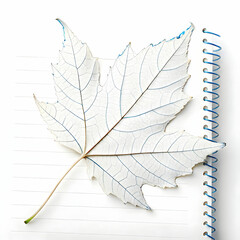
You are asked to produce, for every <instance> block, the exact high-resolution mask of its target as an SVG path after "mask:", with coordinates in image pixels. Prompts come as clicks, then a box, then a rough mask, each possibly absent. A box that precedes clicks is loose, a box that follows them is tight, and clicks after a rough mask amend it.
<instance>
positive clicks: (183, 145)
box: [36, 20, 224, 209]
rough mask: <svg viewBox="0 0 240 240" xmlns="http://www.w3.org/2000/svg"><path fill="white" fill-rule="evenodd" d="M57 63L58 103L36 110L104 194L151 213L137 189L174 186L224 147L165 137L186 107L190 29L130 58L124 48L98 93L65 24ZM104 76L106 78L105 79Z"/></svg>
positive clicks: (89, 62) (92, 70) (93, 70)
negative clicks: (80, 158)
mask: <svg viewBox="0 0 240 240" xmlns="http://www.w3.org/2000/svg"><path fill="white" fill-rule="evenodd" d="M59 22H60V23H61V24H62V26H63V28H64V36H65V41H64V47H63V49H62V51H60V59H59V63H58V64H56V65H52V67H53V74H54V81H55V91H56V96H57V100H58V101H57V102H56V103H52V104H50V103H43V102H39V101H38V100H37V99H36V103H37V105H38V108H39V110H40V113H41V115H42V117H43V119H44V120H45V121H46V122H47V124H48V128H49V130H50V131H51V132H52V133H53V134H54V136H55V138H56V141H58V142H59V143H61V144H63V145H65V146H66V147H69V148H71V149H73V150H75V151H77V152H79V153H80V154H81V156H83V157H84V158H85V159H86V161H87V163H88V169H89V173H90V175H91V176H92V177H95V178H96V179H97V181H98V182H99V184H100V185H101V187H102V188H103V190H104V191H105V192H106V193H107V194H109V193H111V194H113V195H115V196H117V197H119V198H120V199H121V200H122V201H123V202H125V203H126V202H129V203H131V204H133V205H136V206H140V207H143V208H146V209H150V207H149V206H148V205H147V203H146V201H145V199H144V196H143V194H142V191H141V187H142V186H143V184H150V185H153V186H159V187H175V186H176V183H175V179H176V177H179V176H184V175H187V174H191V173H192V167H193V166H194V165H196V164H197V163H199V162H203V160H204V159H205V158H206V156H207V155H209V154H211V153H212V152H215V151H217V150H218V149H220V148H221V147H223V146H224V144H222V143H213V142H209V141H206V140H204V139H202V138H200V137H195V136H192V135H190V134H187V133H186V132H184V131H178V132H171V133H170V132H165V129H166V126H167V125H168V123H169V122H170V121H171V120H172V119H173V118H174V117H175V116H176V114H177V113H179V112H180V111H181V110H182V109H183V107H184V105H185V104H187V102H188V101H189V100H190V97H188V96H187V95H186V94H185V93H184V92H183V87H184V85H185V83H186V81H187V79H188V78H189V75H188V72H187V70H188V65H189V60H188V58H187V51H188V44H189V41H190V37H191V34H192V31H193V26H190V27H189V28H188V29H187V30H186V31H184V32H183V33H182V34H181V35H180V36H178V37H176V38H173V39H171V40H169V41H166V40H164V41H162V42H161V43H159V44H157V45H149V46H148V47H147V48H145V49H143V50H142V51H141V52H139V53H138V54H135V53H134V52H133V50H132V48H131V44H129V45H128V46H127V47H126V49H125V50H124V51H123V53H122V54H121V55H119V56H118V58H117V59H116V61H115V63H114V65H113V66H112V67H111V68H110V71H109V75H108V79H107V81H106V83H105V84H104V85H103V86H100V84H99V79H100V67H99V62H98V59H96V58H94V57H93V56H92V54H91V52H90V50H89V48H88V46H87V44H85V43H81V42H80V41H79V40H78V39H77V37H76V36H75V35H74V34H73V33H72V32H71V30H70V29H69V28H68V27H67V25H66V24H65V23H64V22H62V21H60V20H59ZM103 77H104V76H103Z"/></svg>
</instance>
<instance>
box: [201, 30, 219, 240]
mask: <svg viewBox="0 0 240 240" xmlns="http://www.w3.org/2000/svg"><path fill="white" fill-rule="evenodd" d="M203 33H204V34H210V35H214V36H216V37H220V35H218V34H216V33H213V32H209V31H207V30H206V29H205V28H204V29H203ZM206 36H207V35H206ZM203 43H204V44H206V46H207V45H210V46H212V49H213V50H212V51H208V50H207V49H203V53H204V54H205V56H206V58H204V59H203V62H204V64H205V65H206V66H211V69H212V70H211V71H210V70H208V68H204V69H203V72H204V73H206V74H208V75H209V76H210V77H209V79H208V78H204V79H203V82H204V84H206V85H208V86H211V90H208V88H207V87H204V89H203V91H204V93H206V94H210V95H211V96H212V98H211V99H208V98H207V96H205V97H204V98H203V100H204V101H205V102H206V103H209V105H211V106H212V107H211V108H209V107H207V106H204V108H203V110H204V111H206V112H208V113H210V115H211V116H212V118H211V119H209V118H208V116H204V121H205V122H206V125H204V127H203V128H204V130H206V131H207V132H208V133H211V135H212V137H211V138H210V137H208V135H205V136H204V139H206V140H208V141H211V142H216V139H217V137H218V136H219V134H218V132H217V128H218V126H219V124H218V122H217V118H218V117H219V114H218V108H219V103H218V99H219V94H218V93H217V90H218V89H219V88H220V84H219V83H218V82H219V79H220V75H219V73H218V70H219V69H220V65H219V60H220V59H221V56H220V55H219V51H220V50H221V49H222V48H221V47H220V46H219V45H217V44H214V43H212V42H209V41H208V40H207V39H203ZM208 56H210V57H211V59H212V60H211V61H209V60H208V59H207V57H208ZM209 125H210V126H209ZM216 153H217V152H214V153H213V154H212V155H209V156H208V159H209V160H211V161H210V163H209V162H208V161H206V162H204V165H205V166H207V167H208V168H209V169H211V170H212V171H211V175H210V174H209V173H208V171H205V172H204V173H203V174H204V175H205V176H207V177H208V178H209V179H210V180H211V185H210V184H208V182H207V181H206V182H204V185H205V186H206V187H207V188H208V191H209V192H211V193H209V192H208V191H205V192H204V195H206V196H207V197H208V199H209V200H210V202H211V204H209V203H208V202H207V201H206V202H204V205H205V206H206V207H207V208H208V210H209V211H206V212H204V215H206V216H207V217H208V219H209V220H210V221H209V222H210V223H209V222H208V221H206V222H204V225H206V226H208V227H209V229H210V231H211V233H209V232H204V233H203V235H204V236H205V237H207V238H209V239H214V240H215V238H214V237H213V233H214V232H215V231H216V228H215V227H214V223H215V222H216V218H215V217H214V213H215V212H216V208H215V207H214V203H215V202H216V198H215V197H214V195H215V193H216V191H217V188H216V187H215V183H216V181H217V178H216V176H215V173H216V172H217V167H216V163H217V161H218V159H217V157H216Z"/></svg>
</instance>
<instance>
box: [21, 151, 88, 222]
mask: <svg viewBox="0 0 240 240" xmlns="http://www.w3.org/2000/svg"><path fill="white" fill-rule="evenodd" d="M83 158H85V154H83V155H82V156H81V157H80V158H79V159H78V160H77V161H76V162H74V164H73V165H71V167H70V168H69V169H68V170H67V172H66V173H65V174H64V175H63V176H62V177H61V179H60V180H59V181H58V183H57V184H56V186H55V187H54V188H53V190H52V192H51V193H50V194H49V196H48V197H47V199H46V200H45V201H44V203H43V204H42V205H41V206H40V207H39V209H38V210H37V211H36V212H35V213H34V214H33V215H32V216H31V217H30V218H28V219H27V220H25V221H24V223H25V224H28V223H29V222H30V221H31V220H32V219H33V218H34V217H36V215H37V214H38V213H39V212H40V211H41V210H42V208H43V207H44V206H45V205H46V203H47V202H48V200H49V199H50V198H51V196H52V195H53V193H54V192H55V190H56V189H57V187H58V186H59V184H60V183H61V182H62V180H63V179H64V178H65V177H66V175H67V174H68V173H69V172H70V171H71V170H72V169H73V168H74V167H75V166H76V165H77V164H78V163H79V162H80V160H82V159H83Z"/></svg>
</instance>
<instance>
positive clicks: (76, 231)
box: [8, 24, 220, 240]
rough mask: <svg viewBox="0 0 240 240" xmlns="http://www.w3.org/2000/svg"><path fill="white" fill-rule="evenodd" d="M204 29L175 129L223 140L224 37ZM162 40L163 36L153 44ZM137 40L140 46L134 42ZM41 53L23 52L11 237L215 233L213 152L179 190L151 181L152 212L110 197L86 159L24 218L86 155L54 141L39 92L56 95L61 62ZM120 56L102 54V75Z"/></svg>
mask: <svg viewBox="0 0 240 240" xmlns="http://www.w3.org/2000/svg"><path fill="white" fill-rule="evenodd" d="M189 25H190V24H186V26H185V29H176V33H175V36H177V37H179V36H180V37H181V36H182V35H183V34H184V33H186V32H187V30H188V29H189ZM57 27H58V28H60V30H61V31H62V29H61V25H59V26H57V24H56V29H57ZM203 29H204V27H202V26H198V25H195V29H194V31H193V33H192V36H191V42H190V44H189V50H188V58H189V59H190V60H191V63H190V65H189V69H188V73H189V74H190V75H191V78H190V79H189V80H188V83H187V84H186V86H185V87H184V92H185V93H186V94H187V95H189V96H192V100H191V101H190V102H189V103H188V104H187V105H186V106H185V108H184V110H183V111H181V112H180V113H179V114H178V115H177V117H176V118H175V119H174V120H173V121H171V123H170V124H169V125H168V126H167V131H176V130H179V129H182V130H186V131H187V132H188V133H190V134H192V135H196V136H204V137H205V138H206V139H208V140H209V141H215V140H216V137H217V123H216V120H217V119H216V118H217V103H216V102H217V101H218V95H217V88H218V84H219V76H218V73H217V71H218V66H219V60H220V59H219V58H220V57H219V51H216V50H220V48H219V47H218V44H215V41H218V38H219V36H218V35H216V34H212V32H209V31H208V29H204V30H203ZM60 30H59V31H60ZM72 30H73V31H74V29H72ZM182 31H184V32H182ZM181 32H182V33H181ZM56 35H57V36H58V37H59V36H60V37H61V39H59V43H61V42H62V40H63V38H64V36H62V32H61V34H60V32H58V31H57V30H56ZM160 36H161V38H160V39H159V41H161V40H162V39H163V38H165V37H168V36H164V33H161V34H160ZM175 36H169V38H168V39H169V40H171V38H172V37H175ZM79 37H80V38H81V37H83V36H79ZM147 44H148V43H147ZM147 44H146V45H147ZM157 44H159V42H156V43H153V44H152V45H157ZM214 44H215V45H214ZM59 46H60V44H59ZM132 46H133V49H134V42H132ZM41 47H44V48H47V47H48V46H45V45H44V46H41ZM121 47H122V46H118V45H117V46H116V48H117V49H120V50H119V51H118V52H117V54H116V57H117V56H118V54H120V55H121V54H122V50H123V49H122V48H121ZM95 48H96V46H95ZM99 48H101V47H100V46H99ZM36 52H37V51H36ZM36 52H34V51H32V52H30V51H29V52H28V54H27V55H17V56H16V66H17V68H16V73H17V76H18V77H17V78H16V81H15V83H14V100H13V102H14V116H15V117H14V124H13V130H14V131H13V132H14V148H13V154H14V157H13V161H12V170H13V171H12V186H11V210H12V213H11V220H10V224H9V230H8V231H9V237H10V239H14V240H15V239H17V240H22V239H24V240H28V239H35V240H38V239H39V240H40V239H46V240H50V239H51V240H52V239H58V240H61V239H64V240H65V239H69V240H75V239H87V240H90V239H116V240H117V239H127V240H135V239H144V240H150V239H172V240H178V239H184V240H188V239H189V240H190V239H191V240H192V239H208V238H211V237H213V234H214V221H215V218H214V191H215V188H214V186H213V185H214V180H215V177H214V171H216V168H215V165H214V164H215V163H214V162H215V161H216V159H215V155H213V156H210V157H209V158H208V159H207V163H206V164H198V165H197V166H195V167H194V170H193V174H192V175H188V176H184V177H179V178H177V180H176V182H177V185H178V187H176V188H165V189H163V188H158V187H152V186H149V185H144V186H143V193H144V196H145V199H146V202H147V204H148V205H149V206H150V207H151V210H146V209H143V208H140V207H135V206H133V205H131V204H129V203H127V204H124V203H123V202H122V201H121V200H120V199H118V198H117V197H114V196H112V195H106V194H105V193H104V192H103V191H102V189H101V187H100V185H99V184H98V182H97V181H95V180H93V181H92V180H90V179H89V177H88V171H87V166H86V162H85V161H80V162H79V163H78V164H77V165H76V166H75V167H74V168H73V169H72V170H71V171H70V172H69V174H68V175H67V176H66V177H65V179H64V180H63V181H62V183H61V184H60V186H59V187H58V188H57V190H56V192H55V193H54V194H53V196H52V197H51V199H50V200H49V201H48V202H47V204H46V205H45V207H44V208H43V209H42V210H41V212H40V213H39V214H38V215H37V216H36V218H35V219H34V220H33V221H32V222H30V223H29V224H27V225H26V224H24V220H26V219H27V218H28V217H30V216H31V215H32V214H33V213H34V212H35V211H36V210H37V209H38V207H39V206H40V205H41V204H42V203H43V202H44V201H45V199H46V198H47V196H48V195H49V193H50V192H51V191H52V189H53V187H54V186H55V185H56V183H57V182H58V180H59V179H60V178H61V177H62V176H63V174H64V173H65V172H66V170H67V169H68V168H69V167H70V166H71V165H72V164H73V163H74V162H75V161H76V160H77V159H78V158H79V154H78V153H76V152H74V151H72V150H71V149H68V148H66V147H64V146H61V145H60V144H59V143H57V142H54V140H53V136H52V135H51V133H50V132H49V131H48V130H47V126H46V123H45V122H44V121H43V120H42V118H41V116H40V114H39V110H38V108H37V106H36V104H35V102H34V99H33V93H34V94H35V95H36V96H37V98H38V99H40V100H41V101H45V102H54V101H55V100H56V97H55V92H54V83H53V80H52V77H51V67H50V64H51V62H52V63H56V62H57V61H58V57H57V53H56V55H41V54H39V53H37V54H36ZM44 52H46V51H44ZM49 52H50V53H52V51H49ZM92 53H93V55H94V52H93V51H92ZM114 60H115V58H114V57H110V58H109V57H108V56H106V57H105V56H103V57H102V58H101V57H99V62H100V67H101V78H104V76H107V73H108V71H109V66H111V65H112V64H113V62H114ZM213 82H214V83H213Z"/></svg>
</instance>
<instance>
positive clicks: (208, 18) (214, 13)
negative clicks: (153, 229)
mask: <svg viewBox="0 0 240 240" xmlns="http://www.w3.org/2000/svg"><path fill="white" fill-rule="evenodd" d="M0 9H1V10H0V11H1V12H0V18H1V21H0V23H1V30H0V43H1V44H0V59H1V65H0V69H1V74H0V76H1V79H0V81H1V85H0V86H1V87H0V91H1V94H0V97H1V118H0V119H1V141H2V143H1V171H0V178H1V181H0V189H1V200H0V202H1V206H0V210H1V211H0V213H1V215H2V216H3V215H4V214H2V212H3V211H6V208H5V207H4V206H5V204H6V201H8V199H7V198H5V195H6V194H5V193H6V190H7V189H8V178H9V171H10V169H7V168H8V167H9V164H8V162H7V161H8V159H9V157H8V156H9V149H10V147H11V142H9V141H10V138H9V136H10V134H9V133H10V131H11V129H9V128H8V126H9V122H10V121H11V120H12V119H11V115H10V112H9V107H10V105H11V101H12V99H11V96H12V95H11V92H12V89H11V84H12V83H13V82H14V80H15V79H14V78H16V77H17V76H14V75H13V72H14V59H15V56H16V55H21V54H24V55H28V51H29V53H31V52H32V51H33V49H35V50H36V49H38V48H39V49H40V50H39V51H41V52H39V54H41V55H43V56H44V54H48V55H51V56H54V55H55V54H56V52H57V50H58V49H59V48H60V46H59V44H56V43H59V37H58V38H57V39H56V38H54V37H55V35H54V37H52V36H51V32H52V31H56V29H57V30H58V31H59V36H60V35H61V34H62V32H61V29H59V28H56V25H57V23H56V21H54V19H55V18H57V17H60V18H61V19H63V20H64V21H65V22H67V23H68V25H69V26H71V28H72V29H74V32H75V33H76V35H78V36H79V37H80V38H81V39H82V40H83V41H86V42H88V45H89V46H90V48H91V49H92V52H94V53H95V55H96V56H102V57H104V58H115V57H116V56H117V54H118V53H119V52H121V50H122V49H124V47H125V45H126V44H127V43H128V42H129V41H131V42H132V43H133V47H134V48H135V49H136V50H140V49H141V47H142V46H146V45H148V44H149V43H151V42H153V43H156V42H158V41H159V40H162V38H163V37H168V36H166V34H165V33H162V32H159V37H156V32H158V31H159V29H161V30H162V29H164V27H163V26H165V27H166V28H167V29H170V30H168V34H169V36H174V35H175V34H176V31H178V30H179V29H184V28H185V27H186V26H188V25H189V22H193V23H196V24H199V23H201V24H203V25H205V26H206V27H207V28H208V29H209V30H213V31H215V32H217V33H219V34H220V35H221V36H222V38H221V45H222V48H223V50H222V52H221V55H222V60H221V67H222V69H221V89H220V94H221V107H220V110H219V113H220V119H219V122H220V130H219V132H220V138H219V141H224V142H226V143H227V147H226V148H225V149H224V150H222V151H221V153H220V156H219V163H218V169H219V170H218V196H217V199H218V200H217V209H218V210H217V239H218V240H225V239H231V240H235V239H236V240H237V239H240V233H239V231H238V229H237V226H240V217H239V216H240V206H239V202H240V188H239V184H240V174H239V173H240V171H239V167H240V160H239V143H240V134H239V133H240V125H239V122H240V121H239V118H240V107H239V105H240V94H239V90H240V79H239V78H240V71H239V70H240V67H239V66H240V61H239V56H240V50H239V36H240V33H239V32H240V28H239V22H240V21H239V20H240V18H239V7H238V5H237V1H229V0H228V1H221V2H220V1H198V2H197V1H184V0H182V1H160V0H159V1H156V0H148V1H147V0H145V1H142V0H138V1H130V0H128V1H125V0H121V1H107V0H102V1H92V0H89V1H73V0H69V1H61V0H59V1H24V0H21V1H8V3H2V2H1V7H0ZM29 32H30V33H31V34H30V35H29ZM123 32H124V34H122V33H123ZM26 36H28V38H26ZM81 36H84V38H82V37H81ZM61 37H62V36H61ZM159 38H160V39H159ZM146 39H149V40H147V42H146ZM39 40H40V41H39ZM39 42H42V46H46V45H50V46H53V47H52V52H51V53H49V52H48V53H45V52H44V49H43V48H42V47H39V46H38V45H36V44H35V43H37V44H39ZM98 44H101V46H102V48H101V49H102V51H97V52H96V51H94V46H96V48H98V49H99V45H98ZM122 44H124V45H122ZM4 224H5V222H4V219H3V218H0V229H2V228H4ZM0 231H1V230H0Z"/></svg>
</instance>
